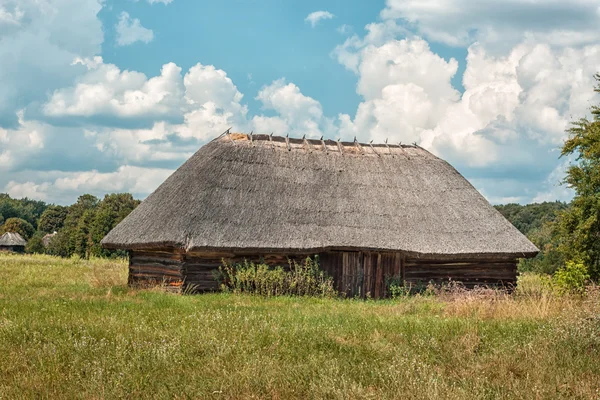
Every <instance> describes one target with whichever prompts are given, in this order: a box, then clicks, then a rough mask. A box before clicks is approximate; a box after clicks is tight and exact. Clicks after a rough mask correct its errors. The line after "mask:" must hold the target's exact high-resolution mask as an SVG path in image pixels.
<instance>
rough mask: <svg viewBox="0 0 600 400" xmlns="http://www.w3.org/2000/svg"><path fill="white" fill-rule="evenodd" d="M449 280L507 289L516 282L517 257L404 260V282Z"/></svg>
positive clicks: (468, 286) (416, 283)
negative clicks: (500, 258) (506, 258)
mask: <svg viewBox="0 0 600 400" xmlns="http://www.w3.org/2000/svg"><path fill="white" fill-rule="evenodd" d="M449 280H452V281H456V282H461V283H462V284H463V285H464V286H465V287H467V288H473V287H475V286H502V287H508V288H511V287H513V286H514V285H516V283H517V260H492V259H490V260H452V261H433V260H406V264H405V281H406V282H407V283H408V284H413V285H418V284H427V283H428V282H434V283H436V284H440V283H443V282H447V281H449Z"/></svg>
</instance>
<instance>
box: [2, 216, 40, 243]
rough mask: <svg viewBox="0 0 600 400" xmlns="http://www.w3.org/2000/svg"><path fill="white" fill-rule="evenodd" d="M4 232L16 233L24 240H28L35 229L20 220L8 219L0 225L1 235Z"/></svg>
mask: <svg viewBox="0 0 600 400" xmlns="http://www.w3.org/2000/svg"><path fill="white" fill-rule="evenodd" d="M5 232H16V233H18V234H19V235H21V236H23V238H24V239H25V240H27V239H29V238H30V237H31V236H32V235H33V234H34V233H35V229H34V228H33V226H32V225H31V224H30V223H29V222H27V221H25V220H24V219H21V218H9V219H7V220H6V222H5V223H4V225H2V233H5Z"/></svg>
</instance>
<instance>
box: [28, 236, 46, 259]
mask: <svg viewBox="0 0 600 400" xmlns="http://www.w3.org/2000/svg"><path fill="white" fill-rule="evenodd" d="M43 237H44V233H43V232H36V233H35V234H34V235H33V236H32V237H31V239H29V241H28V242H27V245H26V246H25V251H26V252H27V253H33V254H44V253H45V252H46V248H45V247H44V242H43V241H42V238H43Z"/></svg>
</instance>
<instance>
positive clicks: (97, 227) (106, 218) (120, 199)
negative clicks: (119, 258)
mask: <svg viewBox="0 0 600 400" xmlns="http://www.w3.org/2000/svg"><path fill="white" fill-rule="evenodd" d="M138 204H140V201H139V200H135V199H134V198H133V196H132V195H131V194H129V193H113V194H107V195H106V196H104V199H103V200H102V201H101V202H100V204H99V205H98V208H97V209H96V210H95V211H96V212H95V215H94V220H93V221H92V224H91V228H90V235H91V239H92V246H91V248H90V254H91V255H94V256H104V257H106V256H110V255H113V254H115V252H114V251H109V250H106V249H103V248H102V246H101V245H100V241H101V240H102V239H103V238H104V236H106V234H107V233H108V232H110V230H111V229H113V228H114V227H115V226H117V224H118V223H119V222H121V221H122V220H123V219H124V218H125V217H126V216H128V215H129V213H130V212H132V211H133V210H134V209H135V208H136V207H137V206H138Z"/></svg>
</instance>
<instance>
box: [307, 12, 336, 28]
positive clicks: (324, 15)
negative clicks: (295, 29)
mask: <svg viewBox="0 0 600 400" xmlns="http://www.w3.org/2000/svg"><path fill="white" fill-rule="evenodd" d="M333 17H335V15H333V14H332V13H330V12H329V11H314V12H311V13H310V14H308V15H307V16H306V18H304V22H306V23H310V25H311V26H312V27H313V28H314V27H315V26H317V24H318V23H319V21H322V20H325V19H332V18H333Z"/></svg>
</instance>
